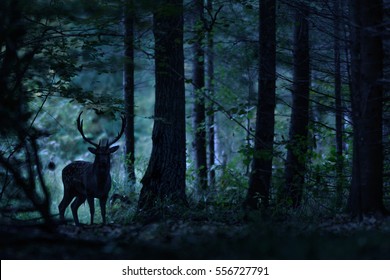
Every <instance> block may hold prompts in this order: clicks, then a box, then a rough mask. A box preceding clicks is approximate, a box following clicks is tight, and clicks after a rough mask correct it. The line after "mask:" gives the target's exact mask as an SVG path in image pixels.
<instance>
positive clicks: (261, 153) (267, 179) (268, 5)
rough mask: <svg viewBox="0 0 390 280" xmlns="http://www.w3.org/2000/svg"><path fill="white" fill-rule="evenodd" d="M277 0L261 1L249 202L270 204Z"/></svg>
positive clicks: (247, 198)
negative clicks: (257, 81) (253, 144)
mask: <svg viewBox="0 0 390 280" xmlns="http://www.w3.org/2000/svg"><path fill="white" fill-rule="evenodd" d="M275 2H276V1H275V0H261V1H260V22H259V30H260V34H259V36H260V47H259V64H260V68H259V69H260V70H259V93H258V95H259V96H258V104H257V115H256V132H255V147H254V157H253V163H252V172H251V175H250V178H249V189H248V193H247V197H246V201H245V204H246V205H247V206H248V207H250V208H258V207H259V206H260V205H262V206H263V207H265V208H266V207H268V205H269V189H270V185H271V178H272V158H273V142H274V129H275V114H274V111H275V81H276V67H275V59H276V35H275V34H276V24H275V4H276V3H275Z"/></svg>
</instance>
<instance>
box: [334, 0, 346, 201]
mask: <svg viewBox="0 0 390 280" xmlns="http://www.w3.org/2000/svg"><path fill="white" fill-rule="evenodd" d="M333 5H334V14H335V18H334V67H335V69H334V70H335V76H334V79H335V80H334V88H335V103H336V104H335V105H336V156H337V158H336V206H337V207H341V204H342V199H343V182H344V179H343V169H344V160H343V106H342V101H341V63H340V36H341V26H340V17H341V7H340V0H334V2H333Z"/></svg>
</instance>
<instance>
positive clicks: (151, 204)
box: [138, 0, 187, 211]
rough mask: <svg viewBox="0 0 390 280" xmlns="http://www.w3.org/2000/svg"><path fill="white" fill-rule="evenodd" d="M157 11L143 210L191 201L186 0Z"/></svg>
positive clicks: (174, 1) (170, 0) (174, 0)
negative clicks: (153, 94) (153, 96)
mask: <svg viewBox="0 0 390 280" xmlns="http://www.w3.org/2000/svg"><path fill="white" fill-rule="evenodd" d="M158 3H159V4H158V5H157V6H156V8H155V11H154V14H153V20H154V22H153V31H154V38H155V76H156V103H155V108H154V117H155V119H154V126H153V135H152V141H153V147H152V154H151V157H150V160H149V165H148V168H147V170H146V173H145V175H144V177H143V178H142V180H141V183H142V185H143V186H142V189H141V193H140V198H139V202H138V208H139V210H144V211H150V210H157V207H161V206H164V205H167V204H177V203H178V204H184V205H187V199H186V194H185V173H186V134H185V95H184V53H183V2H182V0H165V1H159V2H158Z"/></svg>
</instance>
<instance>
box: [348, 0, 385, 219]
mask: <svg viewBox="0 0 390 280" xmlns="http://www.w3.org/2000/svg"><path fill="white" fill-rule="evenodd" d="M349 3H350V13H351V27H350V28H351V79H352V81H351V84H352V88H351V90H352V92H351V93H352V94H351V97H352V120H353V128H354V133H353V148H354V150H353V163H352V164H353V166H352V184H351V190H350V194H349V201H348V208H349V211H350V212H351V214H352V215H353V216H360V217H362V215H364V214H370V213H386V212H387V211H386V209H385V207H384V205H383V145H382V110H383V107H382V102H383V88H382V85H381V83H380V80H381V79H382V77H383V59H384V56H383V47H382V37H381V36H382V34H381V33H380V29H379V28H380V26H381V24H382V19H383V6H382V1H381V0H373V1H362V0H353V1H352V0H351V1H350V2H349Z"/></svg>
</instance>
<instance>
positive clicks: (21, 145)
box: [0, 0, 53, 229]
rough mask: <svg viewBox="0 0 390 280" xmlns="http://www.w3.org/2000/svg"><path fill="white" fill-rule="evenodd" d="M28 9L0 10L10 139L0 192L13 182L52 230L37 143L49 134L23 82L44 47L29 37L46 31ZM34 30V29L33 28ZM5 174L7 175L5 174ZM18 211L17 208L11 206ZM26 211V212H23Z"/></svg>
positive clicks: (14, 4)
mask: <svg viewBox="0 0 390 280" xmlns="http://www.w3.org/2000/svg"><path fill="white" fill-rule="evenodd" d="M27 15H28V10H27V9H26V6H23V5H22V3H21V2H20V1H9V0H7V1H4V3H2V7H1V9H0V34H1V35H0V49H2V53H1V54H0V117H1V119H2V120H5V121H2V122H1V125H0V136H1V138H2V139H7V142H8V143H11V144H8V145H9V147H8V148H6V149H4V150H3V146H1V150H0V166H1V167H2V169H0V174H1V178H2V179H4V184H3V186H2V190H1V193H0V199H1V198H2V197H3V194H4V192H5V188H6V186H7V185H8V184H10V183H11V182H12V183H13V184H14V185H15V186H16V187H18V188H20V189H22V190H23V192H24V195H25V198H26V200H28V201H30V202H31V205H32V209H31V208H25V209H27V211H34V210H36V211H38V212H39V213H40V215H41V217H42V218H43V219H44V222H45V225H46V226H47V229H52V226H53V219H52V216H51V213H50V194H49V191H48V188H47V185H46V182H45V179H44V176H43V171H42V163H41V158H40V156H39V145H38V140H39V138H42V137H43V136H47V133H45V132H43V131H40V130H38V129H36V128H35V127H34V126H33V124H34V119H33V121H32V122H29V121H30V120H29V118H30V117H31V115H32V113H31V111H30V108H29V106H28V103H27V102H28V99H29V98H31V96H30V94H29V92H28V90H27V89H26V88H25V85H24V81H25V79H26V77H28V74H29V73H28V71H29V70H30V68H31V64H32V63H33V59H34V56H35V55H36V53H37V52H38V50H39V49H40V48H41V45H40V44H39V43H36V44H32V45H31V46H26V36H28V35H31V34H34V35H36V34H35V33H34V31H35V32H37V33H38V34H39V35H40V36H43V35H44V34H45V30H42V29H40V28H39V26H34V27H35V28H37V30H38V31H36V30H34V31H33V30H32V29H33V27H31V24H29V23H28V21H27V20H26V18H27ZM30 28H31V29H30ZM3 171H4V173H3ZM12 207H14V208H13V209H14V210H13V211H15V212H17V211H18V210H19V209H18V206H15V205H12ZM23 211H24V210H23Z"/></svg>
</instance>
